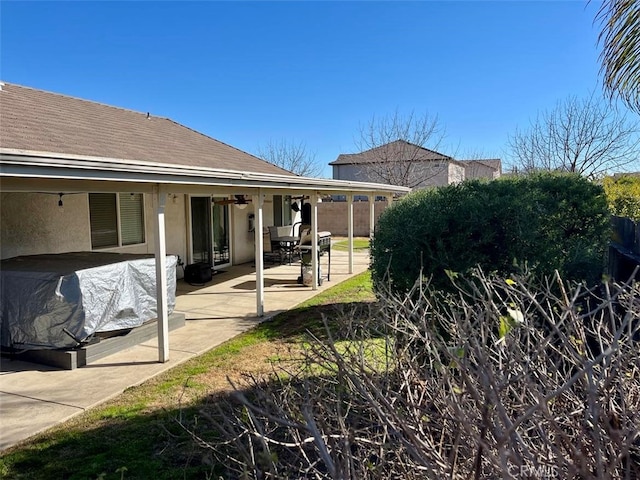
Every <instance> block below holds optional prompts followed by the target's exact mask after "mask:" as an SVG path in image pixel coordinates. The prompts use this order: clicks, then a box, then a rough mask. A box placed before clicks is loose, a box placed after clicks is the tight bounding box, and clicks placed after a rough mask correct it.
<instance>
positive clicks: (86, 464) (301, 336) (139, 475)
mask: <svg viewBox="0 0 640 480" xmlns="http://www.w3.org/2000/svg"><path fill="white" fill-rule="evenodd" d="M374 300H375V297H374V295H373V294H372V288H371V279H370V275H369V273H368V272H367V273H363V274H361V275H358V276H356V277H353V278H351V279H349V280H347V281H345V282H343V283H340V284H338V285H336V286H335V287H333V288H331V289H328V290H326V291H324V292H322V293H320V294H319V295H318V296H316V297H314V298H312V299H310V300H308V301H307V302H305V303H304V304H302V305H300V306H298V307H297V308H295V309H293V310H290V311H288V312H284V313H282V314H280V315H278V316H277V317H275V318H274V319H273V320H271V321H267V322H264V323H262V324H260V325H258V326H257V327H255V328H253V329H252V330H250V331H248V332H245V333H243V334H241V335H238V336H237V337H235V338H234V339H232V340H230V341H228V342H226V343H224V344H222V345H220V346H219V347H217V348H214V349H212V350H210V351H209V352H207V353H205V354H203V355H201V356H199V357H196V358H193V359H191V360H189V361H188V362H186V363H184V364H182V365H179V366H177V367H176V368H174V369H171V370H169V371H168V372H165V373H163V374H161V375H159V376H157V377H155V378H153V379H151V380H149V381H147V382H145V383H143V384H142V385H140V386H137V387H132V388H129V389H128V390H126V391H125V392H124V393H123V394H122V395H119V396H118V397H117V398H115V399H113V400H111V401H109V402H107V403H105V404H103V405H101V406H99V407H96V408H94V409H91V410H89V411H88V412H86V413H84V414H83V415H81V416H78V417H75V418H73V419H72V420H70V421H68V422H66V423H64V424H62V425H60V426H58V427H55V428H53V429H51V430H49V431H47V432H45V433H44V434H41V435H39V436H36V437H34V438H32V439H31V440H29V441H28V442H27V443H25V444H23V445H21V446H17V447H14V448H12V449H9V450H8V451H5V452H3V453H2V454H1V456H0V478H2V479H4V478H7V479H35V480H37V479H47V480H48V479H69V480H73V479H78V480H79V479H104V480H109V479H118V480H119V479H121V478H124V479H127V480H131V479H153V480H165V479H166V480H168V479H178V478H179V479H191V478H194V479H195V478H198V479H201V478H209V477H208V475H211V474H212V473H213V474H215V471H216V467H215V465H211V464H210V462H209V460H208V457H207V456H206V455H205V454H203V450H202V449H200V448H198V447H197V445H196V444H195V442H194V441H193V439H192V438H190V437H189V435H188V434H187V433H186V432H185V431H184V430H183V429H181V428H180V427H179V425H178V423H177V422H176V419H177V418H181V416H191V417H195V416H196V415H197V413H198V411H199V406H201V405H202V404H203V402H206V401H207V399H210V398H211V396H212V395H224V394H225V392H227V391H228V390H229V386H228V382H227V377H229V378H232V379H234V378H238V377H239V376H241V375H242V373H244V372H245V371H248V372H251V373H255V372H257V373H260V372H263V371H269V370H270V369H271V368H272V366H273V363H274V362H277V361H280V360H282V359H285V360H286V358H287V355H288V354H287V353H286V352H287V351H289V350H288V349H289V348H290V347H293V348H294V349H295V348H296V346H300V345H303V344H304V342H305V341H306V338H307V337H306V332H307V331H311V332H312V333H313V334H314V335H317V336H323V333H324V326H323V323H322V316H323V315H325V316H326V317H328V318H329V319H331V318H332V316H334V317H335V314H336V312H337V310H336V306H338V307H339V306H340V305H342V306H346V305H348V304H352V305H354V304H355V305H357V304H366V303H369V302H372V301H374ZM283 346H286V347H287V348H283ZM274 359H275V360H274ZM212 478H216V477H215V475H214V476H213V477H212Z"/></svg>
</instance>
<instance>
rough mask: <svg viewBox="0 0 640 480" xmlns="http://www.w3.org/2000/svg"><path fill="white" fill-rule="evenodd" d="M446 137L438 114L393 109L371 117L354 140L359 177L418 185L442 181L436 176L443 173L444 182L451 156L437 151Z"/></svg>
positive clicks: (415, 186) (408, 185)
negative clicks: (420, 113) (361, 159)
mask: <svg viewBox="0 0 640 480" xmlns="http://www.w3.org/2000/svg"><path fill="white" fill-rule="evenodd" d="M445 136H446V133H445V129H444V127H442V126H441V125H440V122H439V120H438V117H437V116H431V115H429V114H428V113H424V114H422V115H419V114H415V113H414V112H411V113H409V114H408V115H402V114H401V113H399V112H398V111H397V110H396V111H395V112H394V113H393V114H391V115H386V116H379V117H373V118H371V120H370V121H369V122H368V123H367V124H366V125H361V126H360V132H359V137H358V139H357V140H356V142H355V143H356V148H357V149H358V150H359V151H360V152H363V153H362V154H361V155H362V158H363V161H362V162H361V163H360V164H359V165H358V166H359V168H360V169H361V171H360V172H359V173H360V178H361V179H362V180H367V181H370V182H377V183H386V184H389V185H402V186H405V187H411V188H419V187H425V186H428V185H434V184H435V185H437V184H441V183H442V181H440V182H438V181H436V179H437V178H438V177H443V176H444V178H445V180H444V184H445V185H446V184H447V181H446V177H447V168H448V167H447V166H448V162H449V161H450V160H453V158H452V157H449V156H447V155H442V154H440V153H438V152H437V151H436V150H438V148H440V146H441V145H442V142H443V140H444V138H445ZM463 179H464V178H461V179H460V180H463ZM434 182H435V183H434Z"/></svg>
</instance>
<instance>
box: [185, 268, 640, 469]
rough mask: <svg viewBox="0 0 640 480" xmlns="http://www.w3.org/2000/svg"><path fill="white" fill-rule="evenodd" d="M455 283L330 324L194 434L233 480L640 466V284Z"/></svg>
mask: <svg viewBox="0 0 640 480" xmlns="http://www.w3.org/2000/svg"><path fill="white" fill-rule="evenodd" d="M454 281H455V282H456V283H457V286H458V290H457V292H456V293H455V294H453V293H452V294H444V293H442V292H437V291H434V290H433V289H432V288H431V287H430V285H429V283H428V282H426V281H424V280H422V281H420V282H416V285H415V287H414V289H413V291H411V292H410V293H409V295H407V296H403V297H396V296H393V295H392V294H390V293H389V292H386V293H384V294H383V295H381V298H380V302H379V304H378V306H377V307H376V309H375V310H374V311H371V312H369V314H367V315H359V316H353V315H352V312H346V313H345V315H343V316H340V318H338V319H334V320H333V321H331V322H330V321H327V323H326V324H327V329H328V331H329V333H328V335H327V338H328V339H327V340H322V341H321V340H320V339H318V338H312V339H310V343H309V347H308V349H307V350H306V351H305V353H304V355H303V356H302V358H301V360H300V364H299V365H298V369H297V370H294V369H291V368H290V369H289V370H287V374H286V379H284V378H283V375H282V374H281V373H277V372H274V376H273V378H271V379H270V380H269V381H264V379H262V380H260V379H256V378H252V377H248V378H247V381H246V384H245V385H242V388H243V389H242V391H238V392H237V395H236V399H237V401H236V402H231V401H229V402H227V403H224V402H218V403H214V404H212V405H211V406H209V407H208V408H206V409H204V410H206V412H204V411H203V414H202V416H201V418H204V419H206V420H207V421H208V422H209V424H210V425H211V426H212V427H213V428H214V430H215V432H216V433H217V434H218V436H219V440H218V441H209V442H205V443H206V444H205V445H203V442H204V440H203V437H202V436H201V435H196V434H195V433H194V437H193V438H194V441H196V442H197V443H198V444H200V445H202V446H203V447H204V446H206V447H207V448H209V449H211V450H212V451H213V452H214V455H215V456H216V458H217V459H218V461H219V462H220V463H221V464H224V465H225V468H226V472H227V473H228V475H229V476H231V477H234V478H256V479H258V478H260V479H262V478H265V479H266V478H316V479H347V478H348V479H356V478H357V479H382V478H384V479H386V478H407V479H418V478H429V479H440V478H451V479H463V478H464V479H467V478H541V477H548V478H570V479H572V478H580V479H586V478H589V479H603V480H604V479H636V478H640V412H639V410H640V409H639V408H638V405H640V356H639V355H638V346H639V343H640V288H639V287H638V286H637V285H635V284H633V283H628V284H620V285H619V284H609V285H604V286H603V287H602V288H600V289H598V290H588V289H585V288H584V287H582V286H580V285H575V286H572V287H569V286H568V285H564V284H563V283H562V280H561V279H560V278H559V276H557V275H556V276H555V277H554V278H550V279H548V280H546V281H536V282H535V283H534V282H533V281H532V280H530V279H528V278H526V277H519V278H516V277H514V278H512V279H508V280H507V281H505V280H504V279H501V278H497V277H494V276H491V275H485V274H484V273H483V272H481V271H477V272H475V274H474V275H473V277H472V278H470V279H468V280H463V279H460V278H457V279H455V280H454ZM534 285H535V286H534ZM335 324H337V325H338V328H336V327H335ZM328 325H332V328H329V326H328ZM236 387H237V388H239V387H240V386H236Z"/></svg>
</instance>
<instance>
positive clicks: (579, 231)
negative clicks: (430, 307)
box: [371, 173, 610, 292]
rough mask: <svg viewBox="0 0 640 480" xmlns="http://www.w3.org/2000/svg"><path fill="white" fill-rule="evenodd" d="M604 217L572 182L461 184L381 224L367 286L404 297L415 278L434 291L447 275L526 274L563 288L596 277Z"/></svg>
mask: <svg viewBox="0 0 640 480" xmlns="http://www.w3.org/2000/svg"><path fill="white" fill-rule="evenodd" d="M609 228H610V227H609V212H608V208H607V202H606V200H605V196H604V193H603V190H602V187H601V186H598V185H596V184H593V183H591V182H589V181H587V180H585V179H583V178H580V177H579V176H576V175H558V174H549V173H547V174H538V175H531V176H523V177H507V178H503V179H500V180H497V181H493V182H486V183H483V182H478V181H473V182H464V183H462V184H459V185H450V186H447V187H443V188H439V189H433V190H422V191H418V192H415V193H412V194H410V195H408V196H407V197H406V198H404V199H403V200H401V201H399V202H397V203H396V204H394V205H393V206H392V207H391V208H388V209H387V210H385V212H384V213H383V215H382V216H381V217H380V219H379V222H378V226H377V230H376V235H375V238H374V241H373V243H372V247H371V256H372V267H371V268H372V273H373V279H374V281H375V282H376V283H377V284H379V282H385V283H386V282H387V281H390V283H391V285H392V288H393V289H394V291H396V292H406V291H408V289H409V288H411V286H412V285H413V283H414V282H415V280H416V279H417V278H418V277H419V275H420V271H421V269H422V272H423V274H424V275H426V276H428V277H432V282H433V284H434V285H435V286H437V287H439V288H447V287H448V286H449V285H450V282H449V278H448V276H447V272H450V271H453V272H457V273H464V272H467V271H469V269H471V268H474V267H476V266H480V267H482V268H483V269H485V270H486V271H492V272H498V273H500V274H504V275H508V274H509V273H511V272H513V271H514V270H518V269H521V268H522V267H524V266H525V265H526V267H527V268H528V269H529V270H530V271H532V272H534V273H538V274H551V273H553V271H554V270H558V271H559V272H560V273H561V275H563V277H564V278H565V279H567V280H576V281H586V282H588V283H589V284H592V283H594V282H597V281H598V280H599V279H600V277H601V275H602V267H603V264H604V262H603V260H604V252H605V246H606V241H607V237H608V233H609Z"/></svg>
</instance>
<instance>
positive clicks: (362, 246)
mask: <svg viewBox="0 0 640 480" xmlns="http://www.w3.org/2000/svg"><path fill="white" fill-rule="evenodd" d="M331 248H332V249H334V250H340V251H343V252H346V251H347V250H349V241H348V240H340V241H338V242H336V243H334V244H333V245H331ZM368 249H369V239H368V238H363V237H357V238H354V239H353V250H354V251H356V252H358V251H363V250H368Z"/></svg>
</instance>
